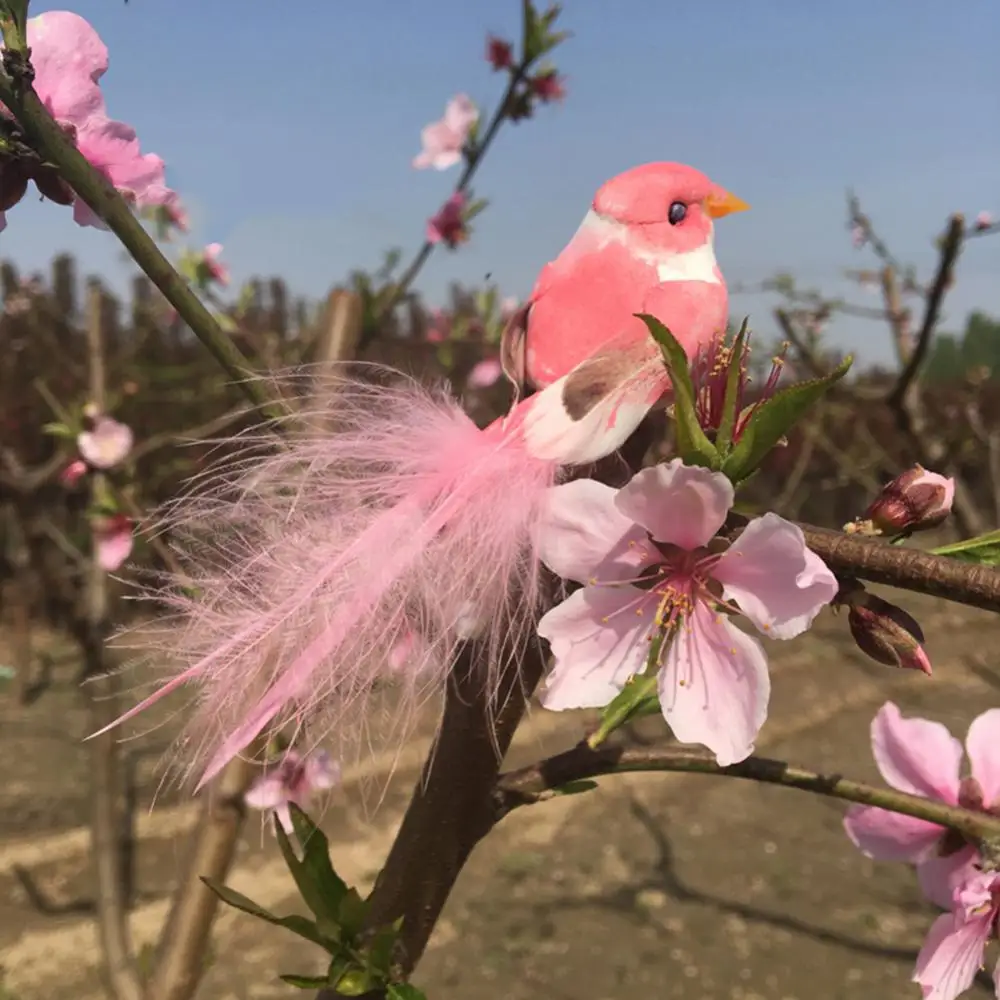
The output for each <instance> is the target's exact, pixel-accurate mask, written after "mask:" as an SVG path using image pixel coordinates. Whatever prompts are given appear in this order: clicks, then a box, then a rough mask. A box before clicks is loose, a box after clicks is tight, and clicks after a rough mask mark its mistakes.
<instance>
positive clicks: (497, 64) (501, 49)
mask: <svg viewBox="0 0 1000 1000" xmlns="http://www.w3.org/2000/svg"><path fill="white" fill-rule="evenodd" d="M486 61H487V62H488V63H489V64H490V65H491V66H492V67H493V68H494V69H497V70H499V69H510V68H511V66H513V65H514V47H513V46H512V45H511V44H510V42H508V41H505V40H504V39H502V38H497V37H496V36H494V35H490V36H489V38H488V39H487V40H486Z"/></svg>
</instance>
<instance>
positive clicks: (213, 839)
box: [147, 758, 254, 1000]
mask: <svg viewBox="0 0 1000 1000" xmlns="http://www.w3.org/2000/svg"><path fill="white" fill-rule="evenodd" d="M253 774H254V767H253V765H252V764H250V763H249V761H246V760H243V759H242V758H236V759H235V760H233V761H232V762H230V764H229V765H228V766H227V767H226V769H225V770H224V771H223V772H222V774H221V775H220V776H219V780H218V782H217V783H216V784H215V785H213V787H211V788H210V789H209V790H208V791H207V793H206V795H205V799H204V801H205V806H204V809H203V810H202V814H201V818H200V820H199V822H198V826H197V827H196V828H195V831H194V833H193V834H192V838H191V849H190V856H189V860H188V863H187V866H186V868H185V871H184V876H183V878H182V879H181V882H180V885H179V888H178V891H177V894H176V896H175V897H174V902H173V906H172V907H171V910H170V916H169V917H168V918H167V922H166V924H165V925H164V927H163V931H162V932H161V934H160V947H159V952H158V954H157V957H156V964H155V966H154V970H153V973H152V975H151V976H150V979H149V987H148V993H147V1000H187V998H189V997H192V996H194V993H195V990H196V989H197V987H198V983H199V982H200V980H201V977H202V975H203V974H204V972H205V956H206V954H207V951H208V946H209V943H210V941H211V935H212V924H213V922H214V920H215V915H216V912H217V911H218V907H219V897H218V896H216V894H215V893H214V892H212V890H211V889H209V888H208V886H207V885H205V883H204V882H202V881H201V876H204V877H206V878H209V879H212V880H213V881H217V882H224V881H225V880H226V877H227V876H228V875H229V871H230V869H231V868H232V865H233V860H234V859H235V857H236V844H237V841H238V840H239V834H240V830H241V829H242V828H243V820H244V818H245V816H246V809H245V806H244V803H243V795H244V793H245V792H246V790H247V787H248V785H249V784H250V781H251V779H252V777H253Z"/></svg>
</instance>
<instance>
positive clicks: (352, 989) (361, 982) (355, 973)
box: [334, 969, 375, 997]
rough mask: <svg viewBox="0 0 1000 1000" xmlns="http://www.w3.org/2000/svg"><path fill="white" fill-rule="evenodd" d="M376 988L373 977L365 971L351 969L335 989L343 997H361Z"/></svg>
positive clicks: (339, 980) (341, 978) (338, 981)
mask: <svg viewBox="0 0 1000 1000" xmlns="http://www.w3.org/2000/svg"><path fill="white" fill-rule="evenodd" d="M374 986H375V983H374V982H373V981H372V977H371V976H370V975H368V973H367V972H366V971H365V970H364V969H349V970H348V971H347V972H345V973H344V974H343V975H342V976H341V977H340V979H338V980H337V983H336V985H335V986H334V989H335V990H336V991H337V992H338V993H339V994H340V995H341V996H342V997H359V996H361V994H362V993H367V992H368V991H369V990H370V989H372V988H373V987H374Z"/></svg>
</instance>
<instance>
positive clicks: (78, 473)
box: [59, 458, 87, 486]
mask: <svg viewBox="0 0 1000 1000" xmlns="http://www.w3.org/2000/svg"><path fill="white" fill-rule="evenodd" d="M86 474H87V463H86V462H84V461H82V460H81V459H79V458H78V459H76V461H74V462H70V463H69V465H67V466H66V468H65V469H63V470H62V472H60V473H59V482H60V483H62V484H63V486H73V485H75V484H76V483H78V482H79V481H80V480H81V479H82V478H83V477H84V476H85V475H86Z"/></svg>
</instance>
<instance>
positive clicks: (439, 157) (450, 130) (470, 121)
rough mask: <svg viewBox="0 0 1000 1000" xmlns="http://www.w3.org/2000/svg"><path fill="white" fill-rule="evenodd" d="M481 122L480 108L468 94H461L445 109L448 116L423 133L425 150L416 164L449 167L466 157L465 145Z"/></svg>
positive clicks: (414, 162)
mask: <svg viewBox="0 0 1000 1000" xmlns="http://www.w3.org/2000/svg"><path fill="white" fill-rule="evenodd" d="M478 121H479V109H478V108H477V107H476V105H475V103H474V102H473V100H472V99H471V98H470V97H468V96H467V95H466V94H457V95H456V96H455V97H453V98H452V99H451V100H450V101H449V102H448V105H447V107H446V108H445V109H444V117H443V118H442V119H441V120H440V121H437V122H431V124H430V125H427V126H425V127H424V129H423V131H422V132H421V133H420V143H421V145H422V146H423V149H422V150H421V152H420V153H418V154H417V155H416V156H415V157H414V159H413V165H414V166H415V167H416V168H417V169H418V170H422V169H425V168H427V167H433V168H434V169H435V170H447V169H448V168H449V167H453V166H455V165H456V164H457V163H459V162H460V161H461V159H462V155H463V151H464V149H465V144H466V143H467V142H468V140H469V134H470V133H471V132H472V128H473V126H474V125H475V124H476V122H478Z"/></svg>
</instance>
